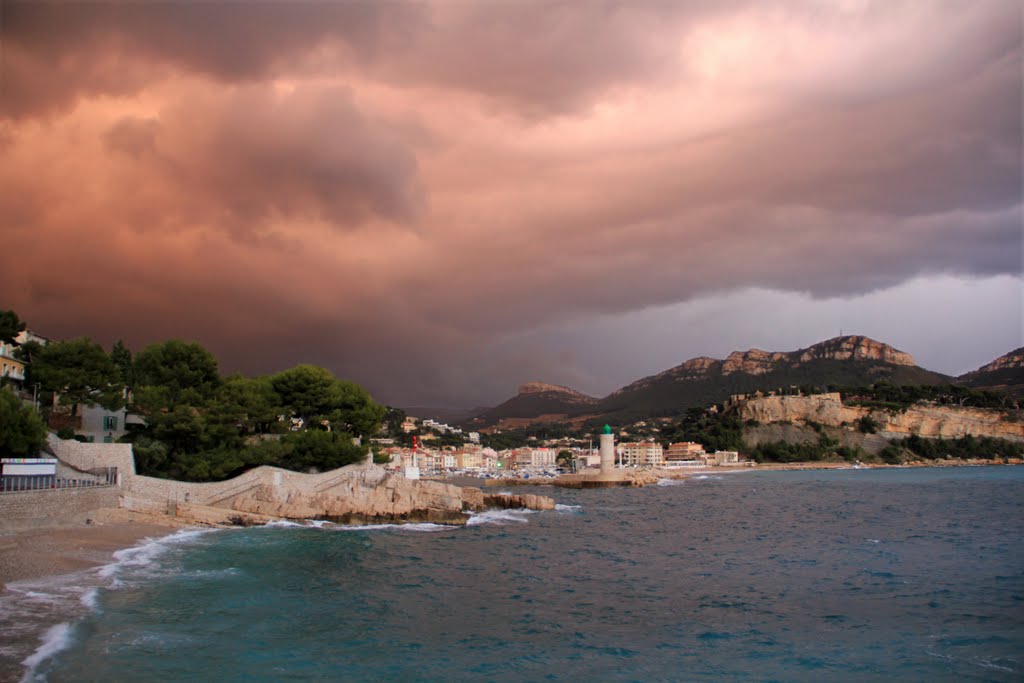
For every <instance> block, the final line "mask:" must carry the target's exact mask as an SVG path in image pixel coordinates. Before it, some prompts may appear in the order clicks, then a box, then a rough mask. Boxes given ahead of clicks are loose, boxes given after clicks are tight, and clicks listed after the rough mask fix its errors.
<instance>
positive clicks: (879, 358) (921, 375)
mask: <svg viewBox="0 0 1024 683" xmlns="http://www.w3.org/2000/svg"><path fill="white" fill-rule="evenodd" d="M953 379H954V378H952V377H950V376H948V375H943V374H941V373H936V372H932V371H930V370H926V369H924V368H921V367H918V366H917V365H916V362H915V360H914V357H913V356H912V355H910V354H909V353H906V352H904V351H901V350H899V349H896V348H895V347H892V346H890V345H888V344H885V343H883V342H879V341H876V340H874V339H871V338H870V337H866V336H863V335H843V336H839V337H833V338H831V339H826V340H824V341H821V342H818V343H816V344H812V345H811V346H808V347H805V348H801V349H797V350H795V351H764V350H761V349H757V348H751V349H748V350H747V351H733V352H731V353H730V354H729V355H728V356H727V357H726V358H724V359H716V358H711V357H709V356H698V357H696V358H691V359H689V360H686V361H683V362H682V363H680V364H679V365H676V366H673V367H671V368H669V369H667V370H664V371H662V372H660V373H657V374H654V375H650V376H647V377H642V378H640V379H638V380H636V381H634V382H632V383H630V384H627V385H625V386H623V387H620V388H619V389H616V390H615V391H613V392H611V393H610V394H608V395H607V396H605V397H603V398H595V397H592V396H588V395H586V394H583V393H582V392H579V391H577V390H575V389H572V388H571V387H564V386H562V385H556V384H548V383H544V382H527V383H525V384H523V385H521V386H520V392H519V393H517V394H516V395H515V396H513V397H512V398H510V399H508V400H507V401H504V402H503V403H501V404H500V405H498V406H495V407H494V408H491V409H489V410H486V411H484V412H482V413H480V414H478V415H476V416H475V417H474V418H472V419H471V420H469V421H468V422H467V424H468V425H471V426H473V427H474V428H487V427H491V426H495V425H501V424H502V422H503V421H506V422H507V421H510V420H513V419H514V420H515V421H516V422H517V423H521V422H522V421H524V420H530V419H535V420H536V419H539V418H541V417H543V418H544V419H546V420H552V419H572V420H574V421H575V420H585V419H589V418H597V417H601V418H606V417H607V418H609V419H610V418H614V417H620V418H628V417H636V418H640V417H660V416H667V415H673V414H679V413H682V412H684V411H685V409H686V408H689V407H692V406H694V405H707V404H708V403H717V402H721V401H724V400H725V399H727V398H728V397H729V396H730V395H732V394H734V393H746V392H750V391H756V390H764V389H769V388H776V387H780V386H791V385H804V384H810V385H819V386H820V385H826V384H862V383H874V382H877V381H879V380H888V381H892V382H893V383H896V384H941V383H945V382H949V381H952V380H953ZM524 389H525V391H524ZM517 426H521V424H517Z"/></svg>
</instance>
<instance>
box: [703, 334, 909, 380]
mask: <svg viewBox="0 0 1024 683" xmlns="http://www.w3.org/2000/svg"><path fill="white" fill-rule="evenodd" d="M815 360H837V361H875V362H879V363H888V364H889V365H906V366H911V367H912V366H913V365H914V357H913V356H911V355H910V354H909V353H904V352H903V351H898V350H896V349H894V348H893V347H891V346H889V345H888V344H883V343H882V342H877V341H875V340H874V339H869V338H867V337H861V336H846V337H836V338H834V339H829V340H826V341H823V342H821V343H819V344H815V345H814V346H809V347H807V348H806V349H801V350H799V351H791V352H783V351H775V352H769V351H762V350H760V349H750V350H749V351H745V352H743V351H733V352H732V353H731V354H729V357H728V358H726V359H725V362H724V363H722V374H723V375H728V374H731V373H733V372H744V373H746V374H748V375H765V374H768V373H769V372H774V371H776V370H779V369H782V368H795V367H799V366H800V365H803V364H805V363H809V362H811V361H815Z"/></svg>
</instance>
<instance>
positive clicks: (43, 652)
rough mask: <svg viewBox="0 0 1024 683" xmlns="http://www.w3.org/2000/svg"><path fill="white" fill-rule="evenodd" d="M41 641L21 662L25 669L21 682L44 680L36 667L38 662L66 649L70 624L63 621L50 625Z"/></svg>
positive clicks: (69, 637) (69, 636)
mask: <svg viewBox="0 0 1024 683" xmlns="http://www.w3.org/2000/svg"><path fill="white" fill-rule="evenodd" d="M42 641H43V642H42V644H41V645H40V646H39V647H37V648H36V651H35V652H33V653H32V654H30V655H29V656H28V657H26V658H25V659H24V660H22V662H21V663H22V664H23V665H24V666H25V669H26V671H25V675H24V676H23V677H22V679H21V681H22V683H28V682H29V681H42V680H45V679H44V678H43V677H42V676H40V675H39V673H38V672H37V671H36V669H37V668H38V667H39V665H40V664H42V663H43V662H45V661H46V660H47V659H49V658H50V657H53V656H54V655H55V654H57V653H58V652H60V651H61V650H64V649H67V647H68V646H69V645H70V644H71V624H67V623H64V624H57V625H56V626H51V627H50V628H48V629H47V630H46V633H44V634H43V637H42Z"/></svg>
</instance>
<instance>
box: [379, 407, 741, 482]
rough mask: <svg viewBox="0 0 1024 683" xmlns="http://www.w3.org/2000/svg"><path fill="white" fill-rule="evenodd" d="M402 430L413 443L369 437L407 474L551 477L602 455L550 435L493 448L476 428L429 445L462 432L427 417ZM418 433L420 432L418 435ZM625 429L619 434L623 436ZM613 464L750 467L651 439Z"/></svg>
mask: <svg viewBox="0 0 1024 683" xmlns="http://www.w3.org/2000/svg"><path fill="white" fill-rule="evenodd" d="M401 428H402V430H403V432H405V433H413V432H415V433H416V434H417V436H414V437H413V445H412V446H411V447H401V446H395V445H393V444H394V441H395V440H394V439H393V438H387V437H378V438H373V439H371V440H370V441H371V443H374V444H376V445H378V446H380V447H381V450H382V452H383V453H384V454H385V455H386V456H387V459H388V463H387V465H386V467H388V468H389V469H392V470H395V471H401V472H405V473H407V475H408V476H447V475H465V476H479V477H485V478H490V477H501V478H509V477H519V478H525V479H529V478H531V477H538V476H543V477H552V476H556V475H557V474H559V473H564V472H572V473H577V474H586V473H588V472H598V471H599V469H600V465H601V454H600V452H599V450H598V449H595V448H593V447H581V446H577V445H574V444H575V440H572V439H549V440H545V441H543V442H542V443H540V444H537V445H531V446H522V447H519V448H508V449H503V450H500V451H499V450H495V449H494V448H490V447H487V446H483V445H481V444H480V434H479V433H478V432H468V433H465V436H466V439H467V443H465V444H464V445H462V446H437V447H435V446H432V445H431V444H432V443H433V442H434V441H437V440H438V438H439V436H438V433H440V434H455V435H459V434H463V430H462V429H460V428H458V427H452V426H450V425H448V424H445V423H442V422H438V421H437V420H433V419H430V418H426V419H418V418H415V417H406V418H405V419H404V420H403V422H402V423H401ZM421 432H423V433H422V434H421ZM627 434H628V433H625V432H624V433H623V434H622V435H621V436H627ZM614 448H615V450H614V462H615V467H616V468H639V469H659V470H660V469H666V470H687V469H701V468H707V467H735V466H746V465H752V464H753V463H752V462H750V461H748V460H743V459H741V458H740V454H739V452H737V451H721V450H719V451H715V452H712V453H708V452H706V451H705V448H704V446H702V445H701V444H699V443H696V442H692V441H686V442H678V443H672V444H670V445H669V446H668V448H665V447H663V446H662V445H661V444H660V443H658V442H657V441H654V440H643V441H623V442H621V443H618V444H616V445H615V447H614Z"/></svg>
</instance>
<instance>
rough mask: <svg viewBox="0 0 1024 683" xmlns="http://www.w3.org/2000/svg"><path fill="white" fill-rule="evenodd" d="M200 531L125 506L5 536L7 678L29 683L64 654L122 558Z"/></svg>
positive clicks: (1, 565) (0, 621)
mask: <svg viewBox="0 0 1024 683" xmlns="http://www.w3.org/2000/svg"><path fill="white" fill-rule="evenodd" d="M189 526H192V525H190V524H187V523H185V520H181V519H178V518H174V517H166V516H165V517H162V518H160V517H157V516H155V515H148V514H144V513H138V512H132V511H129V510H123V509H118V508H103V509H99V510H95V511H94V512H93V513H91V516H90V518H89V522H88V523H81V522H77V523H74V522H65V523H51V524H48V525H45V526H37V527H34V528H25V527H19V528H17V529H9V530H4V531H0V606H2V609H0V631H3V632H4V635H5V638H4V640H5V642H4V644H3V646H2V647H0V680H5V681H6V680H11V681H17V680H24V678H25V676H26V674H27V673H29V672H30V671H31V669H32V668H33V667H34V666H35V665H37V664H39V663H41V662H43V661H45V660H46V659H48V658H49V656H50V655H51V654H53V653H55V652H57V651H59V650H60V649H62V647H63V646H62V644H61V643H62V641H63V639H64V638H65V637H66V634H67V632H68V629H69V628H70V625H72V624H74V623H76V622H77V621H78V620H80V619H81V618H82V617H83V616H85V615H86V614H87V613H88V611H89V610H90V609H91V608H92V603H91V601H92V600H93V599H94V598H91V597H90V596H92V595H94V594H95V590H96V589H97V588H99V587H101V586H102V584H103V577H102V572H101V568H102V567H108V566H111V565H113V564H115V563H117V562H118V558H117V557H116V556H115V553H118V552H119V551H123V550H127V549H129V548H134V547H138V546H141V545H143V544H145V543H146V542H149V541H155V540H159V539H162V538H165V537H167V536H170V535H173V534H174V533H176V532H177V531H179V530H180V529H182V528H186V527H189Z"/></svg>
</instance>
